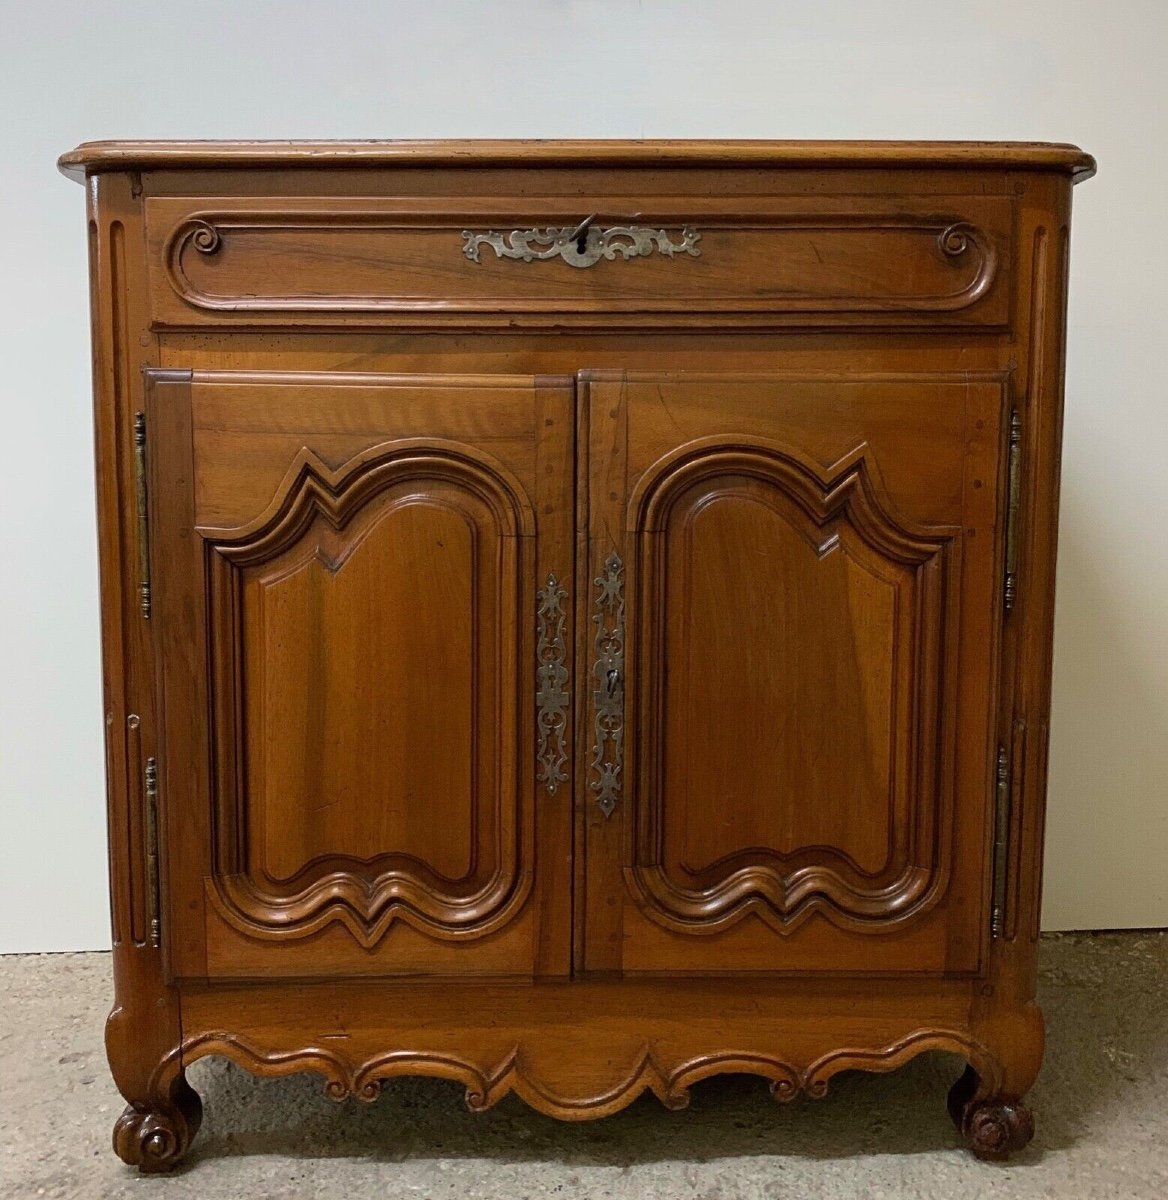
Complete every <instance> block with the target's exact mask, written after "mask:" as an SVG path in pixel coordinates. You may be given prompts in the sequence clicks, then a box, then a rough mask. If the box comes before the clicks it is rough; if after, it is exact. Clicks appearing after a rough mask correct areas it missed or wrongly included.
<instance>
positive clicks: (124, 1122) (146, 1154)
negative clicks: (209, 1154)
mask: <svg viewBox="0 0 1168 1200" xmlns="http://www.w3.org/2000/svg"><path fill="white" fill-rule="evenodd" d="M202 1119H203V1103H202V1101H201V1100H200V1099H199V1094H198V1092H196V1091H195V1090H194V1088H192V1087H191V1086H190V1085H189V1084H188V1083H187V1081H186V1080H185V1079H184V1078H183V1077H182V1076H181V1075H179V1076H177V1077H176V1078H175V1080H174V1081H173V1083H172V1084H171V1085H170V1088H169V1091H168V1094H167V1095H166V1096H165V1097H164V1098H163V1099H162V1100H161V1101H159V1102H157V1103H156V1102H154V1101H153V1100H150V1101H148V1102H146V1103H142V1104H130V1105H127V1106H126V1111H125V1112H123V1113H122V1115H121V1116H120V1117H119V1118H118V1121H117V1124H116V1125H115V1126H114V1152H115V1153H116V1154H117V1156H118V1157H119V1158H120V1159H121V1160H122V1162H124V1163H126V1164H128V1165H129V1166H131V1167H137V1168H138V1169H139V1170H140V1171H142V1172H144V1173H146V1174H157V1173H160V1172H163V1171H169V1170H170V1169H171V1168H172V1167H173V1166H174V1165H175V1164H176V1163H177V1162H178V1161H179V1159H181V1158H182V1156H183V1155H184V1154H186V1152H187V1149H188V1148H189V1147H190V1144H191V1141H192V1140H193V1139H194V1136H195V1134H196V1133H197V1132H198V1130H199V1124H200V1122H201V1121H202Z"/></svg>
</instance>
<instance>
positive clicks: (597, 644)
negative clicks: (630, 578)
mask: <svg viewBox="0 0 1168 1200" xmlns="http://www.w3.org/2000/svg"><path fill="white" fill-rule="evenodd" d="M624 572H625V567H624V563H623V562H621V558H620V555H619V554H617V553H616V552H615V551H614V552H613V553H612V554H610V555H609V556H608V558H606V559H605V560H604V573H603V574H602V575H599V576H597V578H596V579H595V580H594V583H595V586H596V587H597V588H598V589H599V594H598V595H597V597H596V600H595V604H594V610H595V611H594V612H593V616H592V620H593V623H594V624H595V625H596V637H595V640H594V642H593V649H594V653H595V662H594V664H593V667H592V677H593V682H594V687H593V691H592V703H593V706H594V708H595V710H596V713H595V717H594V718H593V744H592V781H591V784H590V786H591V788H592V791H593V792H595V793H596V803H597V804H598V805H599V806H600V811H601V812H602V813H604V815H605V816H606V817H608V816H611V815H612V811H613V809H615V808H616V806H617V804H618V803H620V798H621V771H622V769H623V767H624V741H625V593H624V583H625V580H624Z"/></svg>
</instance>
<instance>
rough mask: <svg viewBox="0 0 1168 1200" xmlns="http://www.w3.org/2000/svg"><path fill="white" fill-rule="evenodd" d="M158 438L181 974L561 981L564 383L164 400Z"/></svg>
mask: <svg viewBox="0 0 1168 1200" xmlns="http://www.w3.org/2000/svg"><path fill="white" fill-rule="evenodd" d="M146 416H147V430H148V437H147V448H148V452H149V458H150V464H151V470H150V506H149V507H150V512H151V520H152V524H151V540H152V550H153V562H154V573H155V581H154V586H155V593H156V603H155V611H154V614H153V616H152V621H153V622H154V623H155V629H156V637H157V638H158V639H159V649H160V650H162V651H163V653H162V654H161V661H162V663H163V667H162V671H163V674H162V678H161V681H160V684H161V692H162V696H163V701H164V705H165V723H164V724H165V729H166V734H165V742H164V744H163V746H162V751H161V761H160V806H161V815H162V818H163V824H164V839H165V845H166V849H167V853H166V855H165V856H164V859H165V864H166V877H165V878H164V880H163V883H164V888H165V893H164V894H165V897H166V904H165V906H164V916H165V915H166V911H167V910H169V912H171V913H175V912H178V911H182V912H183V913H184V914H189V915H190V916H191V917H194V918H196V919H187V917H186V915H184V919H183V920H182V921H174V920H172V921H169V922H166V925H167V929H168V933H167V939H166V950H167V953H168V956H169V963H170V968H171V972H172V974H174V975H176V976H208V977H223V976H256V975H305V976H310V975H314V974H324V973H344V972H366V973H379V974H397V973H402V974H404V973H409V974H418V973H439V974H441V973H458V974H466V975H472V974H479V975H500V976H514V975H526V976H531V975H535V974H538V975H555V974H565V973H566V972H567V971H568V969H569V952H570V888H571V881H570V877H569V863H570V847H571V819H572V818H571V800H570V797H571V795H572V785H571V779H570V774H571V765H572V764H571V761H570V745H569V744H568V743H569V741H570V733H569V731H570V729H571V711H570V704H569V701H568V697H567V695H566V693H565V682H564V681H565V680H566V678H567V677H568V672H570V670H571V655H572V650H573V647H572V645H571V641H572V639H571V637H570V636H568V633H567V631H568V630H570V628H571V622H572V610H571V605H570V597H569V596H568V594H567V591H568V590H567V588H566V587H565V586H564V584H563V582H562V581H567V580H571V578H572V571H573V559H572V545H573V541H572V539H573V526H572V521H573V500H572V497H573V482H572V462H573V450H572V439H573V436H574V435H573V428H574V422H573V397H572V384H571V381H570V380H566V379H554V378H549V379H539V380H537V379H533V378H508V377H490V378H469V377H449V378H447V377H439V376H433V377H395V376H368V375H366V376H362V375H348V376H346V375H334V376H324V375H319V376H312V375H274V374H248V375H245V374H228V373H213V372H211V373H202V374H199V373H196V374H195V375H193V376H191V375H190V374H188V373H177V372H172V373H167V372H161V373H157V374H156V375H155V376H154V377H153V379H152V386H151V388H150V398H149V405H148V411H147V414H146ZM419 431H426V436H418V433H419ZM537 668H541V675H540V679H541V681H542V683H543V686H541V687H540V688H539V695H538V697H537ZM537 700H538V705H539V711H538V715H537Z"/></svg>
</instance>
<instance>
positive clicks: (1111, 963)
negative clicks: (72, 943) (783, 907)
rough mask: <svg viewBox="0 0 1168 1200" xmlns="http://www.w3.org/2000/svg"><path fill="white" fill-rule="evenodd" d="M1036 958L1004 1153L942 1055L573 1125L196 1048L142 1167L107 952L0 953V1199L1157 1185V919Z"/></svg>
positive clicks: (708, 1199)
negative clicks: (967, 1145)
mask: <svg viewBox="0 0 1168 1200" xmlns="http://www.w3.org/2000/svg"><path fill="white" fill-rule="evenodd" d="M1041 961H1042V983H1041V996H1040V999H1041V1002H1042V1004H1043V1007H1044V1008H1045V1010H1046V1015H1047V1024H1048V1029H1049V1037H1048V1044H1047V1056H1046V1065H1045V1066H1044V1068H1043V1072H1042V1076H1041V1078H1040V1079H1039V1082H1038V1084H1037V1085H1036V1087H1035V1088H1034V1091H1033V1092H1032V1093H1031V1100H1032V1103H1033V1106H1034V1108H1035V1110H1036V1112H1037V1114H1038V1134H1037V1136H1036V1138H1035V1140H1034V1142H1033V1143H1032V1145H1031V1146H1030V1147H1029V1148H1028V1149H1027V1150H1026V1151H1024V1152H1023V1153H1021V1154H1018V1155H1015V1156H1014V1158H1013V1159H1012V1160H1011V1161H1010V1163H1009V1164H1007V1165H994V1164H986V1163H979V1162H976V1161H975V1160H973V1159H972V1158H970V1157H969V1156H968V1155H967V1154H966V1153H965V1152H964V1151H963V1150H962V1149H960V1148H959V1147H958V1144H957V1140H956V1135H955V1133H954V1131H953V1129H952V1127H951V1126H950V1124H949V1121H948V1118H947V1117H946V1116H945V1113H944V1101H945V1093H946V1091H947V1089H948V1087H949V1084H950V1083H951V1082H952V1080H953V1079H954V1078H956V1075H957V1074H958V1072H959V1064H958V1063H957V1061H956V1060H955V1059H951V1058H949V1057H948V1056H945V1055H926V1056H924V1057H922V1058H918V1059H916V1060H915V1061H914V1062H912V1063H910V1064H909V1065H908V1066H906V1067H905V1068H903V1069H902V1070H900V1071H898V1072H895V1073H894V1074H892V1075H886V1076H875V1075H860V1074H847V1075H842V1076H837V1077H836V1078H835V1080H833V1082H832V1086H831V1090H830V1093H829V1095H828V1097H827V1099H825V1100H822V1101H814V1102H812V1101H797V1102H796V1103H794V1104H792V1105H790V1106H779V1105H777V1104H775V1103H773V1102H772V1101H771V1100H770V1099H769V1096H768V1095H767V1092H766V1088H765V1085H764V1084H763V1083H762V1081H760V1080H757V1079H751V1078H749V1077H723V1078H719V1079H714V1080H710V1081H707V1082H706V1083H704V1084H701V1085H699V1086H698V1087H696V1088H695V1089H694V1095H693V1104H692V1106H691V1107H690V1109H689V1110H687V1111H686V1112H682V1113H669V1112H667V1111H666V1110H665V1109H664V1108H662V1107H661V1106H660V1105H659V1104H658V1103H657V1102H656V1101H655V1100H654V1099H652V1098H651V1097H645V1098H642V1099H641V1100H639V1101H637V1102H636V1103H635V1104H633V1105H632V1106H631V1107H630V1108H629V1109H627V1110H626V1111H625V1112H623V1113H620V1114H618V1115H617V1116H615V1117H610V1118H608V1119H607V1120H604V1121H598V1122H589V1123H585V1124H580V1125H570V1124H561V1123H559V1122H556V1121H552V1120H550V1119H549V1118H546V1117H542V1116H539V1115H538V1114H536V1113H534V1112H532V1111H530V1110H529V1109H527V1108H526V1107H525V1106H524V1105H523V1104H522V1103H521V1102H520V1101H519V1100H517V1099H515V1098H514V1097H508V1098H507V1099H506V1100H504V1101H503V1102H502V1103H501V1104H500V1105H499V1106H498V1107H497V1108H495V1109H493V1110H492V1111H491V1112H490V1113H487V1114H486V1115H483V1116H473V1115H471V1114H470V1113H468V1112H466V1110H465V1109H464V1108H463V1107H462V1103H461V1089H459V1088H457V1087H455V1086H454V1085H451V1084H447V1083H443V1082H440V1081H433V1080H399V1081H395V1082H394V1083H392V1084H391V1085H390V1086H389V1087H388V1088H387V1089H386V1091H385V1093H384V1095H383V1096H382V1098H381V1100H380V1101H379V1102H378V1103H377V1104H375V1105H372V1106H369V1105H365V1104H362V1103H360V1102H357V1101H350V1102H349V1103H347V1104H345V1105H342V1106H338V1105H335V1104H333V1103H332V1102H331V1101H329V1100H327V1099H326V1098H325V1096H324V1094H323V1091H322V1088H321V1085H320V1082H319V1081H318V1079H317V1078H316V1077H315V1076H311V1075H305V1076H297V1077H295V1078H291V1079H284V1080H274V1081H268V1082H260V1081H258V1080H255V1079H253V1078H251V1077H250V1076H249V1075H248V1074H246V1073H245V1072H244V1071H242V1070H241V1069H239V1068H237V1067H235V1066H232V1065H231V1064H229V1063H226V1062H221V1061H218V1060H209V1061H204V1062H199V1063H197V1064H195V1066H194V1067H193V1068H192V1069H191V1071H190V1073H189V1078H190V1080H191V1082H192V1083H193V1084H194V1086H195V1087H196V1088H197V1089H198V1091H199V1092H200V1093H201V1094H202V1096H203V1101H204V1104H205V1107H206V1116H205V1119H204V1122H203V1128H202V1130H201V1132H200V1133H199V1136H198V1139H197V1140H196V1143H195V1146H194V1148H193V1149H192V1151H191V1154H190V1155H189V1157H188V1159H187V1160H186V1163H185V1164H184V1165H183V1167H181V1168H180V1169H179V1170H178V1171H177V1172H176V1173H175V1174H173V1175H171V1176H168V1177H165V1178H154V1179H147V1178H141V1177H139V1176H138V1174H137V1172H135V1171H131V1170H130V1169H129V1168H127V1167H123V1166H122V1165H121V1163H120V1162H118V1160H117V1159H116V1158H115V1157H114V1155H113V1153H112V1151H111V1150H110V1148H109V1140H110V1130H111V1127H112V1125H113V1122H114V1119H115V1118H116V1116H117V1115H118V1113H119V1112H120V1111H121V1108H122V1101H121V1099H120V1098H119V1097H118V1095H117V1093H116V1092H115V1090H114V1087H113V1084H112V1083H111V1081H110V1078H109V1074H108V1072H107V1070H106V1066H105V1059H104V1052H103V1050H102V1045H101V1030H102V1023H103V1021H104V1018H105V1014H106V1011H107V1009H108V1008H109V1003H110V979H109V973H110V964H109V956H108V955H105V954H57V955H20V956H8V957H0V1197H3V1198H4V1200H9V1198H12V1200H24V1198H25V1197H29V1198H30V1200H32V1198H35V1197H41V1196H45V1197H122V1196H133V1197H137V1198H139V1200H142V1198H146V1197H155V1196H157V1197H165V1198H166V1200H171V1198H172V1197H174V1198H178V1197H199V1198H200V1200H217V1198H219V1197H222V1198H223V1200H266V1198H268V1197H272V1198H276V1197H280V1198H283V1197H317V1196H320V1197H324V1196H327V1197H329V1198H330V1200H339V1198H340V1197H344V1196H358V1195H359V1196H366V1195H372V1196H376V1197H379V1198H380V1197H384V1198H387V1200H398V1198H399V1197H410V1196H418V1197H424V1198H428V1197H460V1198H468V1200H469V1198H479V1197H482V1198H494V1197H500V1198H501V1197H506V1198H507V1200H522V1198H524V1197H558V1198H560V1200H590V1198H592V1197H597V1198H600V1197H605V1198H608V1197H611V1198H612V1200H626V1198H627V1200H633V1198H636V1200H647V1198H649V1197H654V1198H656V1197H660V1198H662V1200H689V1198H693V1200H740V1198H741V1200H746V1198H756V1197H757V1198H762V1197H765V1198H767V1200H781V1198H784V1197H826V1198H831V1200H834V1198H840V1200H842V1198H843V1197H857V1198H861V1197H862V1198H863V1200H881V1198H885V1197H887V1198H890V1200H891V1198H895V1200H910V1198H913V1197H942V1198H944V1200H958V1198H960V1200H973V1198H978V1200H980V1198H982V1197H985V1198H987V1200H989V1198H997V1197H1022V1196H1031V1197H1037V1196H1042V1197H1048V1196H1049V1197H1060V1198H1063V1197H1065V1198H1067V1200H1094V1198H1096V1197H1099V1198H1102V1197H1107V1198H1111V1197H1118V1198H1122V1200H1127V1198H1137V1197H1138V1198H1142V1197H1149V1198H1153V1197H1154V1198H1156V1200H1164V1198H1168V986H1166V985H1168V933H1127V934H1102V935H1064V936H1057V937H1048V938H1046V939H1044V942H1043V947H1042V960H1041Z"/></svg>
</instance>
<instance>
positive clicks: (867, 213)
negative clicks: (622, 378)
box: [146, 195, 1012, 328]
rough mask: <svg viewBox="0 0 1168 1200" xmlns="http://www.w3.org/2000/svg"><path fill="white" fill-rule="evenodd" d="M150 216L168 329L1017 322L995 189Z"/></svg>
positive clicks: (343, 201) (279, 207)
mask: <svg viewBox="0 0 1168 1200" xmlns="http://www.w3.org/2000/svg"><path fill="white" fill-rule="evenodd" d="M146 213H147V235H148V242H149V254H150V269H151V278H150V289H151V305H152V314H153V319H154V323H155V325H156V326H157V327H162V328H189V327H204V326H208V325H215V326H228V327H231V326H257V325H259V326H263V325H292V326H298V325H299V326H329V325H348V326H399V327H423V328H424V327H443V326H445V327H450V326H453V327H462V328H467V327H500V326H502V327H509V328H515V327H549V326H560V325H563V326H577V327H579V326H591V327H642V328H651V327H654V326H661V327H677V326H679V325H688V326H707V327H719V326H722V327H729V326H733V327H743V326H755V327H758V326H762V327H782V326H798V325H821V326H822V325H828V326H833V325H842V326H851V327H895V326H906V325H908V326H917V327H920V326H927V325H947V326H965V327H976V328H987V327H998V328H1001V327H1004V326H1006V325H1007V323H1008V317H1009V291H1010V289H1009V277H1010V272H1011V266H1012V262H1011V257H1012V256H1011V252H1010V251H1011V246H1010V231H1011V201H1010V200H1009V199H1008V198H1006V197H1001V196H933V197H904V196H866V197H863V198H862V199H858V198H857V197H845V196H834V197H808V196H770V195H762V196H759V195H754V196H746V197H733V196H717V195H715V196H686V197H677V196H674V197H664V196H637V197H634V196H594V195H571V196H565V195H557V196H549V197H532V196H524V197H522V198H518V199H515V198H512V199H507V198H502V199H498V198H496V199H491V198H487V199H477V200H473V201H471V200H467V199H465V198H452V199H451V200H450V201H449V202H447V201H446V200H444V199H442V198H438V199H436V198H434V197H418V198H410V197H404V198H376V199H369V198H341V197H328V198H314V197H289V198H278V197H277V198H262V199H261V198H255V197H200V198H191V197H158V198H154V199H151V200H149V201H148V203H147V206H146ZM589 218H591V219H590V220H589Z"/></svg>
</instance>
